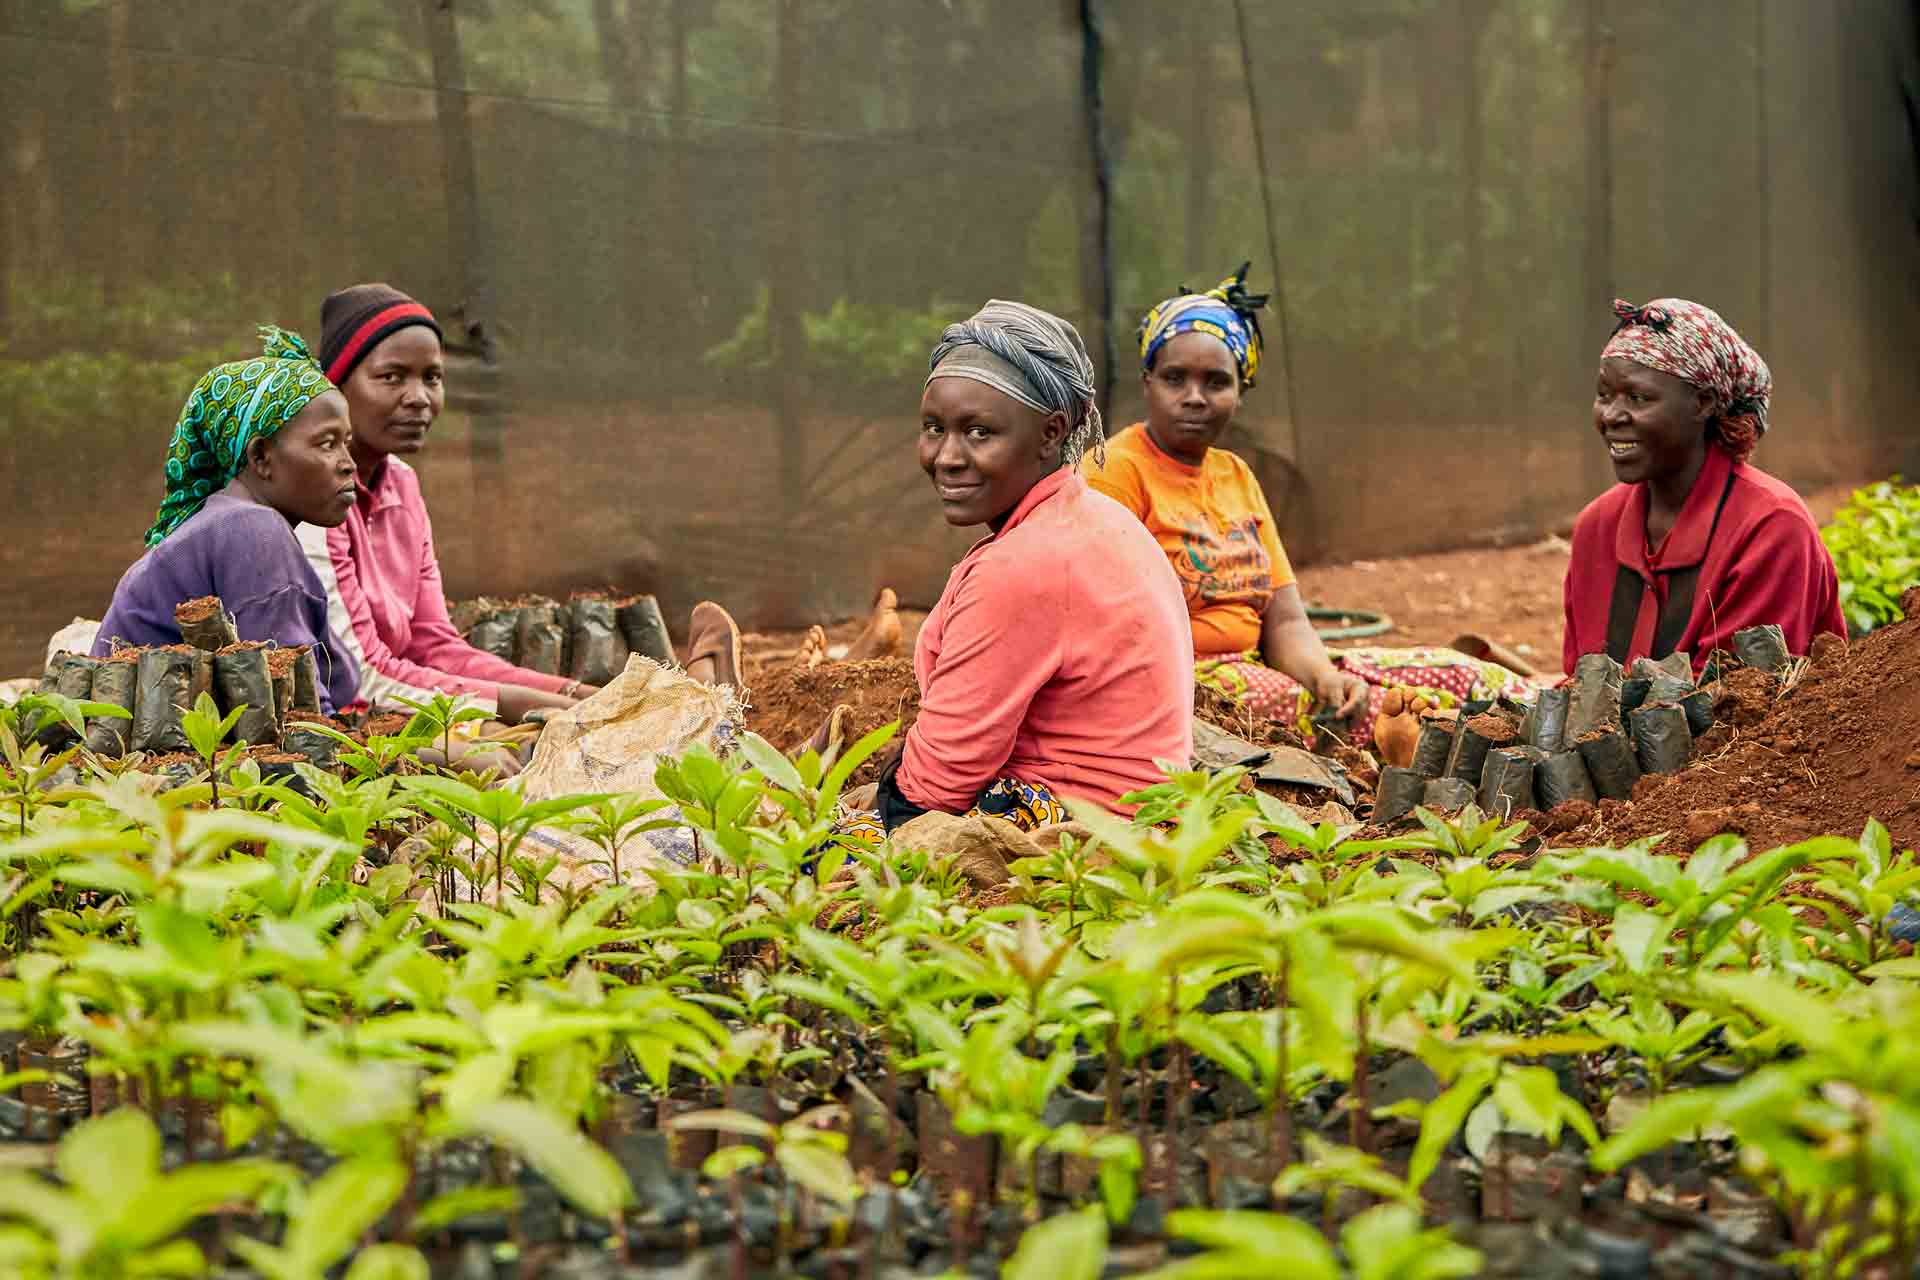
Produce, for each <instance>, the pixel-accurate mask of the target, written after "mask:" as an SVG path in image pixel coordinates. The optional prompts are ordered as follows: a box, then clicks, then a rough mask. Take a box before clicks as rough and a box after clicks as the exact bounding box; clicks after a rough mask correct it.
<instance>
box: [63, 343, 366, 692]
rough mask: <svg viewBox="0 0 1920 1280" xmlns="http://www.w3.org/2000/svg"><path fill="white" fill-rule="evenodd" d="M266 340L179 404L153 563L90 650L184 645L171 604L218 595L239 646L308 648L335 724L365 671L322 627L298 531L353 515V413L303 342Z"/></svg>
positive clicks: (119, 601)
mask: <svg viewBox="0 0 1920 1280" xmlns="http://www.w3.org/2000/svg"><path fill="white" fill-rule="evenodd" d="M260 333H261V337H262V338H263V339H264V340H265V348H264V350H263V352H262V354H261V355H260V357H259V358H257V359H253V360H242V361H236V362H235V363H232V364H223V365H220V366H218V367H216V368H214V369H212V370H209V371H208V373H207V374H206V376H204V377H203V378H201V379H200V381H199V382H198V383H196V384H194V388H193V392H192V393H191V394H190V395H189V396H188V397H187V402H186V405H185V406H184V407H183V408H182V409H181V411H180V421H179V422H178V424H176V425H175V427H174V429H173V438H172V440H171V441H170V442H169V444H168V446H167V464H166V492H165V496H164V497H163V498H162V499H161V502H160V511H159V514H158V515H157V516H156V517H155V519H154V523H153V527H152V528H151V529H149V530H148V531H147V553H146V554H145V555H143V556H141V557H140V559H138V560H137V561H135V562H134V564H133V566H132V567H131V568H129V569H128V570H127V571H126V573H125V574H124V575H123V576H122V577H121V579H120V585H119V586H118V587H116V588H114V592H113V604H112V605H111V606H110V607H109V608H108V610H107V616H106V617H105V618H103V619H101V622H100V634H99V638H98V639H97V640H96V641H95V642H94V646H93V652H94V655H95V656H96V657H105V656H106V655H107V654H108V653H110V652H111V651H112V649H113V645H114V642H115V641H120V642H123V643H125V644H131V645H162V644H178V643H180V628H179V627H178V626H177V625H176V624H175V623H174V620H173V610H174V606H175V605H178V604H180V603H182V602H184V601H187V600H194V599H198V598H199V597H201V596H219V597H220V599H221V602H222V603H223V604H225V605H226V607H227V610H228V612H230V613H231V614H232V615H233V620H234V625H235V627H236V629H237V630H238V631H239V633H240V638H241V639H242V640H271V641H275V642H277V643H279V644H282V645H288V646H292V645H303V644H304V645H312V646H313V651H314V658H315V660H316V661H317V662H318V663H319V667H320V676H321V684H320V689H319V694H320V702H321V707H322V709H323V710H325V711H327V712H333V711H336V710H338V709H339V708H341V707H343V706H345V705H346V704H347V703H349V702H352V701H353V700H354V698H355V693H356V690H357V689H358V688H359V684H360V673H359V671H358V670H357V669H356V668H355V666H354V664H353V660H352V659H351V658H349V657H348V656H347V651H346V648H345V646H343V645H342V644H341V643H340V641H339V638H338V637H336V636H334V635H333V634H332V633H331V632H329V631H328V629H327V595H326V591H325V590H324V589H323V588H322V587H321V585H320V580H319V579H318V578H316V577H315V576H314V573H313V570H312V568H311V567H309V566H308V564H307V560H306V556H305V555H304V554H303V553H302V552H301V550H300V544H299V542H297V541H296V540H295V538H294V535H293V527H294V526H295V525H296V524H299V523H300V522H301V521H305V522H307V523H309V524H317V525H328V526H331V525H337V524H339V523H340V522H341V521H342V520H345V519H346V518H347V512H348V511H349V510H350V509H351V508H352V506H353V496H354V489H353V455H352V453H351V452H350V451H349V448H348V444H349V436H350V431H351V429H350V428H349V426H348V423H347V402H346V399H345V397H343V396H342V395H341V394H340V392H339V391H337V390H335V389H334V386H333V384H332V383H331V382H329V381H327V377H326V375H325V374H324V373H323V372H321V369H320V366H319V365H318V364H317V363H315V362H314V359H313V357H312V355H311V354H309V353H308V351H307V347H306V344H305V343H304V342H302V341H301V340H300V338H299V337H298V336H296V335H294V334H291V333H287V332H285V331H283V330H280V329H274V328H270V327H269V328H262V329H261V331H260Z"/></svg>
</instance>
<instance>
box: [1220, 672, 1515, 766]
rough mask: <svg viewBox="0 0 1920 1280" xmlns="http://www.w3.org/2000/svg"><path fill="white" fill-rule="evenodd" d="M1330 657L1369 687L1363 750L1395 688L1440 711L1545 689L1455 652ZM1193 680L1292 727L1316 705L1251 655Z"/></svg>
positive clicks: (1360, 735) (1360, 740)
mask: <svg viewBox="0 0 1920 1280" xmlns="http://www.w3.org/2000/svg"><path fill="white" fill-rule="evenodd" d="M1328 656H1329V657H1331V658H1332V659H1333V661H1334V665H1335V666H1337V667H1340V668H1341V669H1342V670H1345V671H1348V672H1351V673H1352V674H1354V675H1357V676H1359V677H1360V678H1361V679H1362V680H1365V681H1366V682H1367V684H1368V685H1369V686H1370V691H1369V693H1368V696H1367V706H1366V710H1365V711H1363V712H1362V713H1361V719H1360V723H1359V724H1358V725H1356V726H1355V728H1354V736H1353V740H1354V742H1355V743H1357V744H1359V745H1362V746H1365V745H1366V744H1368V743H1370V742H1372V741H1373V721H1374V717H1375V716H1377V715H1379V714H1380V704H1381V703H1382V702H1384V701H1386V697H1387V693H1388V691H1389V690H1392V689H1395V688H1404V689H1411V690H1413V691H1414V692H1416V693H1425V694H1426V695H1428V696H1429V697H1430V698H1432V699H1433V700H1434V701H1436V702H1438V703H1439V704H1440V705H1442V706H1457V705H1459V704H1460V703H1462V702H1470V701H1474V700H1477V699H1482V698H1493V697H1500V696H1505V697H1509V698H1513V699H1515V700H1517V701H1520V702H1530V701H1532V699H1533V696H1534V694H1535V693H1537V692H1538V691H1539V690H1540V689H1541V688H1543V687H1545V686H1544V685H1542V684H1540V683H1539V682H1536V681H1533V680H1529V679H1527V678H1526V677H1525V676H1520V675H1515V674H1514V673H1513V672H1511V671H1509V670H1507V669H1506V668H1505V667H1503V666H1501V665H1499V664H1498V663H1495V662H1482V661H1480V660H1478V659H1476V658H1469V657H1468V656H1467V655H1466V654H1464V653H1460V652H1458V651H1457V650H1454V649H1444V648H1413V649H1342V650H1335V651H1333V652H1332V653H1330V654H1329V655H1328ZM1194 679H1195V680H1196V681H1198V682H1199V683H1201V684H1203V685H1206V686H1207V687H1208V688H1210V689H1215V690H1218V691H1219V692H1221V693H1224V694H1227V695H1228V696H1230V697H1232V698H1234V699H1235V700H1236V701H1238V702H1239V703H1240V704H1241V705H1242V706H1244V707H1246V708H1247V709H1248V710H1250V711H1252V712H1253V713H1254V714H1255V715H1258V716H1264V717H1265V718H1267V719H1269V720H1280V721H1284V722H1287V723H1291V722H1293V721H1294V720H1295V719H1297V718H1298V717H1299V716H1301V715H1303V714H1305V713H1306V712H1307V711H1308V710H1310V709H1311V707H1312V705H1313V695H1312V694H1310V693H1308V692H1307V690H1306V689H1305V688H1303V687H1302V686H1301V685H1300V683H1299V682H1298V681H1296V680H1294V679H1293V678H1292V677H1290V676H1287V675H1285V674H1283V673H1282V672H1279V671H1276V670H1274V669H1273V668H1272V667H1269V666H1267V665H1266V664H1265V663H1263V662H1261V661H1260V660H1259V659H1258V658H1257V657H1256V656H1255V655H1253V654H1241V655H1238V656H1232V657H1213V658H1202V659H1201V660H1200V661H1199V662H1197V663H1195V664H1194ZM1549 683H1551V682H1549Z"/></svg>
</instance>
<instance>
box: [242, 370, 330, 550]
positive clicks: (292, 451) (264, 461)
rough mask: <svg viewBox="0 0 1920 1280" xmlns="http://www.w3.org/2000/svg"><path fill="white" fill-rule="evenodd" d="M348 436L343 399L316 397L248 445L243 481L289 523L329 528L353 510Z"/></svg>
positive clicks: (327, 396)
mask: <svg viewBox="0 0 1920 1280" xmlns="http://www.w3.org/2000/svg"><path fill="white" fill-rule="evenodd" d="M351 435H352V431H351V429H350V428H349V427H348V426H347V402H346V399H345V398H344V397H342V396H341V394H340V393H339V392H338V391H329V392H327V393H326V394H325V395H322V396H317V397H315V398H314V399H313V400H311V401H309V402H308V403H307V407H306V408H304V409H302V410H301V411H300V412H299V413H298V414H296V415H294V419H293V421H292V422H289V423H288V424H287V425H286V426H284V427H282V428H280V429H279V430H278V431H276V432H274V433H273V435H271V436H269V437H268V438H267V439H265V440H256V441H254V442H253V443H252V444H251V445H250V446H249V447H248V450H247V455H248V456H247V468H246V471H245V473H244V474H243V476H242V481H243V483H244V484H245V485H246V487H247V490H248V491H249V492H250V493H252V494H253V496H254V499H255V500H256V501H258V502H261V503H263V504H265V505H266V506H269V507H272V508H273V509H274V510H275V511H278V512H279V513H280V514H281V515H283V516H285V517H286V518H287V519H288V520H290V521H292V522H293V523H295V524H299V523H301V522H302V521H304V522H305V523H307V524H317V525H319V526H320V527H322V528H324V529H331V528H333V527H334V526H335V525H337V524H339V523H340V522H341V521H343V520H345V519H346V518H347V512H349V511H351V510H352V509H353V502H354V491H353V454H352V452H351V450H350V449H349V448H348V438H349V437H350V436H351Z"/></svg>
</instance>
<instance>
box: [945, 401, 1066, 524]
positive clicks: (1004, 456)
mask: <svg viewBox="0 0 1920 1280" xmlns="http://www.w3.org/2000/svg"><path fill="white" fill-rule="evenodd" d="M1066 434H1067V415H1065V414H1064V413H1053V414H1043V413H1041V412H1040V411H1039V410H1037V409H1032V408H1029V407H1027V406H1026V405H1024V404H1021V403H1020V402H1019V401H1018V400H1015V399H1014V398H1013V397H1012V396H1009V395H1007V394H1005V393H1004V392H1000V391H996V390H994V389H993V388H992V387H989V386H987V385H986V384H985V383H984V382H976V381H974V380H973V379H972V378H957V377H946V378H935V379H934V380H933V381H932V382H929V383H928V384H927V389H926V393H925V394H924V395H922V396H921V397H920V446H919V449H920V468H921V470H923V471H925V472H926V473H927V475H928V477H929V478H930V479H932V481H933V487H934V491H935V492H936V493H938V494H939V495H940V508H941V511H942V513H943V514H945V516H946V517H947V523H948V524H951V525H971V524H984V525H988V526H990V527H992V528H993V529H995V530H998V529H999V528H1000V525H1001V524H1003V523H1004V522H1005V520H1006V517H1007V516H1008V515H1009V514H1010V513H1011V512H1012V511H1013V509H1014V508H1015V507H1017V506H1019V505H1020V499H1022V498H1024V497H1026V496H1027V490H1029V489H1031V488H1033V486H1034V485H1036V484H1038V483H1039V482H1040V481H1041V480H1042V479H1044V478H1045V477H1046V476H1048V475H1050V474H1052V472H1054V471H1055V470H1056V469H1058V468H1059V466H1060V445H1061V442H1062V440H1064V439H1065V437H1066Z"/></svg>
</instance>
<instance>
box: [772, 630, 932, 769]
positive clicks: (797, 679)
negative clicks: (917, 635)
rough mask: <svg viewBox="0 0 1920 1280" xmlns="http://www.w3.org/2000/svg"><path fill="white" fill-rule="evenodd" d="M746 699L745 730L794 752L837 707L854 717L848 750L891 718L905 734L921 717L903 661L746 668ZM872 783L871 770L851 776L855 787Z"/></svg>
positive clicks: (907, 666) (914, 685) (917, 693)
mask: <svg viewBox="0 0 1920 1280" xmlns="http://www.w3.org/2000/svg"><path fill="white" fill-rule="evenodd" d="M747 701H748V703H749V704H750V705H749V707H748V709H747V727H748V728H749V729H751V730H753V731H754V732H755V733H757V734H759V735H760V736H761V737H763V738H765V739H766V740H767V741H768V742H771V743H772V744H773V745H774V746H776V747H778V748H780V749H781V750H782V751H797V750H799V749H800V748H801V747H802V746H804V745H805V744H806V741H807V739H808V738H811V737H812V736H813V733H814V730H816V729H818V728H819V727H820V725H821V724H822V722H824V721H825V720H826V718H827V717H828V716H830V715H832V714H833V709H834V707H836V706H838V705H839V704H841V703H845V704H846V705H847V707H848V709H849V710H850V711H851V713H852V714H851V715H850V716H849V717H848V719H847V745H848V746H852V745H853V744H854V743H856V742H858V741H859V740H860V739H861V738H863V737H865V736H866V735H867V734H869V733H871V732H872V731H873V730H875V729H878V728H879V727H880V726H881V725H883V724H889V723H891V722H893V721H895V720H898V721H899V722H900V733H901V734H904V733H906V731H907V730H908V729H909V728H910V727H912V725H913V720H914V717H915V716H917V715H919V714H920V686H919V683H918V682H917V681H915V680H914V678H913V663H912V662H911V661H909V660H908V659H906V658H873V659H870V660H868V661H865V662H824V663H821V664H820V665H819V666H817V667H813V668H807V667H802V666H799V665H797V664H794V663H786V664H772V663H769V664H766V665H764V666H762V667H760V669H759V670H757V671H756V670H753V669H752V668H751V665H750V667H749V671H748V674H747ZM894 740H895V741H896V742H897V741H899V736H898V735H896V736H895V739H894ZM872 780H873V777H872V771H871V767H870V766H862V768H861V769H860V770H859V771H858V772H856V773H855V774H854V782H855V784H856V785H858V784H859V783H861V782H871V781H872Z"/></svg>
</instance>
